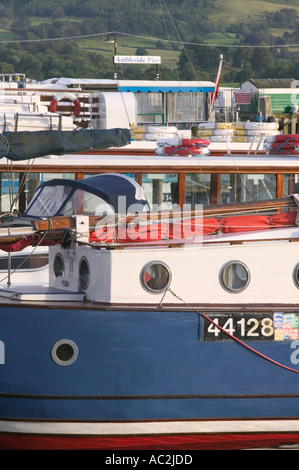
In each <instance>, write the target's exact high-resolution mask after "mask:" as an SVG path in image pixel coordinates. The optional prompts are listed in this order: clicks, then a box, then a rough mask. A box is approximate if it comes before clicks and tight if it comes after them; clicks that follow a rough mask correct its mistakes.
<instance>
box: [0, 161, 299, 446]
mask: <svg viewBox="0 0 299 470" xmlns="http://www.w3.org/2000/svg"><path fill="white" fill-rule="evenodd" d="M269 158H271V157H269ZM189 160H190V159H188V161H189ZM297 204H298V201H297V196H296V195H293V196H290V197H286V198H280V199H275V198H274V199H272V200H271V199H267V200H266V201H251V202H246V203H244V202H240V203H238V204H223V205H220V206H219V205H217V206H214V205H210V206H208V207H203V206H202V205H200V204H198V205H189V206H188V207H184V208H183V207H181V208H180V206H177V207H170V208H169V209H168V210H165V209H164V208H163V207H158V209H157V208H152V207H151V204H150V203H149V201H147V199H146V197H145V193H144V191H143V188H142V187H141V186H140V185H139V184H138V183H137V182H136V180H134V179H132V178H130V177H129V176H127V175H121V174H119V173H111V172H107V173H102V174H100V175H98V176H92V177H90V178H86V179H84V180H83V181H82V180H72V181H70V180H68V179H56V180H54V181H49V182H45V183H44V184H42V185H41V186H40V187H39V188H38V189H37V191H36V193H35V195H34V197H33V198H32V200H31V203H30V204H29V206H28V208H27V210H26V211H25V212H24V214H23V216H22V217H20V218H18V226H16V225H15V224H13V221H11V220H6V221H5V220H3V222H4V223H3V224H2V227H1V229H0V246H1V247H2V248H4V249H9V247H10V248H11V249H14V250H18V249H22V248H23V247H24V246H27V247H28V246H29V245H30V244H31V245H32V244H33V245H36V244H38V245H39V246H42V245H47V246H49V283H48V286H47V287H44V286H33V285H32V284H30V283H28V285H27V286H24V285H23V286H17V285H16V286H12V287H11V288H9V289H8V288H2V289H1V290H0V384H1V386H0V388H1V392H0V447H1V448H2V449H72V448H73V449H80V448H81V449H113V450H117V449H212V448H213V449H217V448H218V449H219V448H224V447H225V448H249V447H256V446H257V445H259V446H261V445H268V446H273V445H283V444H284V443H288V444H290V443H292V442H293V443H298V440H299V416H298V413H297V411H296V410H297V409H298V407H297V406H296V403H297V401H298V400H299V394H298V380H299V376H298V374H299V367H298V345H299V327H298V325H299V307H298V292H299V291H298V289H299V265H298V262H297V243H296V242H297V241H298V240H299V228H298V225H297V210H298V205H297ZM20 228H21V230H20Z"/></svg>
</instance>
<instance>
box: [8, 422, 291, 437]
mask: <svg viewBox="0 0 299 470" xmlns="http://www.w3.org/2000/svg"><path fill="white" fill-rule="evenodd" d="M0 432H2V433H3V432H4V433H20V434H45V435H67V434H70V435H81V436H88V435H98V436H105V435H107V436H113V435H115V436H120V435H123V436H130V435H155V434H156V435H163V434H174V435H175V434H209V433H217V434H221V433H275V432H292V433H293V432H299V420H292V419H291V420H283V419H282V420H246V421H229V420H227V421H167V422H165V421H163V422H130V423H123V422H121V423H115V422H111V423H107V422H105V423H91V422H75V423H74V422H64V423H60V422H49V421H48V422H44V421H43V422H31V421H30V422H27V421H3V420H1V421H0Z"/></svg>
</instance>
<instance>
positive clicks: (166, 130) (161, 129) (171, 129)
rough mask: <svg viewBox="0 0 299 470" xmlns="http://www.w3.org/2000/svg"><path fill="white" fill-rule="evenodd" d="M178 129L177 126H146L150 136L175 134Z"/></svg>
mask: <svg viewBox="0 0 299 470" xmlns="http://www.w3.org/2000/svg"><path fill="white" fill-rule="evenodd" d="M177 130H178V128H177V127H176V126H146V133H149V134H158V135H159V134H160V135H161V134H162V136H164V135H166V134H175V133H176V132H177Z"/></svg>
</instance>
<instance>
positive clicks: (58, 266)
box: [53, 253, 64, 277]
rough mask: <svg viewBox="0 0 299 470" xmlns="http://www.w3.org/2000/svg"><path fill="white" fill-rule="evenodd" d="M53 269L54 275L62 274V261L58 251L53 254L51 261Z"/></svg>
mask: <svg viewBox="0 0 299 470" xmlns="http://www.w3.org/2000/svg"><path fill="white" fill-rule="evenodd" d="M53 271H54V276H55V277H59V276H63V274H64V261H63V257H62V256H61V254H60V253H58V254H57V255H56V256H55V259H54V263H53Z"/></svg>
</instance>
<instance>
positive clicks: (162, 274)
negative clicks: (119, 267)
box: [140, 261, 171, 294]
mask: <svg viewBox="0 0 299 470" xmlns="http://www.w3.org/2000/svg"><path fill="white" fill-rule="evenodd" d="M140 280H141V285H142V287H143V288H144V289H145V290H146V291H147V292H150V293H151V294H160V293H162V292H164V291H166V289H168V287H169V285H170V282H171V272H170V269H169V267H168V266H167V265H166V264H165V263H163V262H162V261H152V262H150V263H148V264H146V265H145V266H144V268H143V269H142V271H141V277H140Z"/></svg>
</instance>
